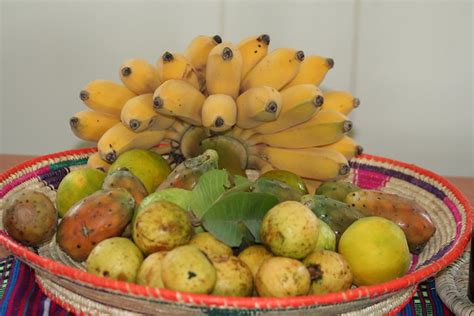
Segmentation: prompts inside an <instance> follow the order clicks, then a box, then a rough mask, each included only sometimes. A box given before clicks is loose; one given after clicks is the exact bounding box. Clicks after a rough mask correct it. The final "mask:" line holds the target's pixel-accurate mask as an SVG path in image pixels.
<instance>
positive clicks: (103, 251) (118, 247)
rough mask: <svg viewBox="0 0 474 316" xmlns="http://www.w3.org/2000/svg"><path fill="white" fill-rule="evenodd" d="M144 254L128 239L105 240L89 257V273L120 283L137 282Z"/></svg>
mask: <svg viewBox="0 0 474 316" xmlns="http://www.w3.org/2000/svg"><path fill="white" fill-rule="evenodd" d="M142 262H143V254H142V253H141V252H140V250H139V249H138V247H137V246H135V244H134V243H133V242H132V241H131V240H130V239H128V238H124V237H112V238H108V239H105V240H103V241H101V242H100V243H98V244H97V246H95V247H94V249H92V251H91V253H90V254H89V256H88V257H87V261H86V270H87V272H89V273H92V274H95V275H98V276H103V277H107V278H111V279H115V280H119V281H126V282H135V280H136V276H137V272H138V269H139V267H140V265H141V264H142Z"/></svg>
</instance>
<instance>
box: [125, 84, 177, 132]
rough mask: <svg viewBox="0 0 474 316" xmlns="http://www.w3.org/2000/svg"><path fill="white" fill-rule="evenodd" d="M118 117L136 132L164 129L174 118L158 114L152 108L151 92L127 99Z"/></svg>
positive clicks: (171, 123) (169, 125)
mask: <svg viewBox="0 0 474 316" xmlns="http://www.w3.org/2000/svg"><path fill="white" fill-rule="evenodd" d="M120 119H121V121H122V123H123V124H125V126H127V127H128V128H130V129H131V130H132V131H134V132H136V133H139V132H142V131H144V130H146V129H153V130H165V129H168V128H169V127H171V125H173V123H174V122H175V118H173V117H170V116H165V115H162V114H159V113H157V112H156V111H155V110H154V109H153V94H152V93H147V94H142V95H139V96H136V97H134V98H131V99H130V100H128V101H127V103H125V105H124V107H123V109H122V112H121V115H120Z"/></svg>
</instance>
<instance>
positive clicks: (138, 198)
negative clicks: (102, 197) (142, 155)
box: [102, 168, 148, 206]
mask: <svg viewBox="0 0 474 316" xmlns="http://www.w3.org/2000/svg"><path fill="white" fill-rule="evenodd" d="M115 188H123V189H125V190H127V191H128V192H130V194H131V195H132V196H133V198H134V199H135V205H136V206H138V205H140V203H141V202H142V200H143V199H144V198H145V197H146V196H147V195H148V192H147V190H146V188H145V186H143V183H142V182H141V181H140V179H138V178H137V177H135V176H134V175H133V174H132V173H131V172H130V171H129V170H128V169H126V168H121V169H116V170H115V171H113V172H111V173H109V174H108V175H107V176H106V177H105V179H104V183H103V184H102V189H104V190H108V189H115Z"/></svg>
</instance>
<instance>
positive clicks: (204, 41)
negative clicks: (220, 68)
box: [184, 35, 222, 82]
mask: <svg viewBox="0 0 474 316" xmlns="http://www.w3.org/2000/svg"><path fill="white" fill-rule="evenodd" d="M220 43H222V38H221V37H220V36H219V35H214V36H207V35H199V36H196V37H195V38H194V39H193V40H192V41H191V42H190V43H189V45H188V47H187V48H186V50H185V51H184V57H186V59H187V60H189V62H190V63H191V65H193V67H194V69H195V70H196V73H197V75H198V77H199V80H201V82H203V81H205V80H206V65H207V57H208V56H209V52H210V51H211V50H212V49H213V48H214V47H216V45H218V44H220Z"/></svg>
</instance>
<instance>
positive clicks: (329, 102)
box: [323, 91, 360, 115]
mask: <svg viewBox="0 0 474 316" xmlns="http://www.w3.org/2000/svg"><path fill="white" fill-rule="evenodd" d="M323 95H324V104H323V109H333V110H336V111H339V112H341V113H343V114H345V115H348V114H349V113H351V112H352V110H353V109H355V108H357V107H358V106H359V104H360V100H359V99H358V98H355V97H354V96H353V95H352V94H350V93H349V92H345V91H326V92H324V93H323Z"/></svg>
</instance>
